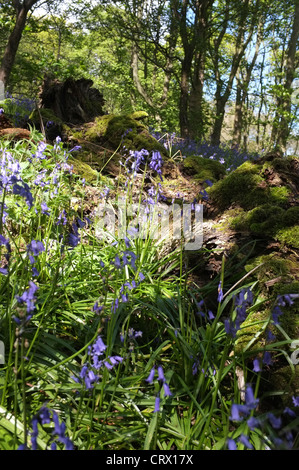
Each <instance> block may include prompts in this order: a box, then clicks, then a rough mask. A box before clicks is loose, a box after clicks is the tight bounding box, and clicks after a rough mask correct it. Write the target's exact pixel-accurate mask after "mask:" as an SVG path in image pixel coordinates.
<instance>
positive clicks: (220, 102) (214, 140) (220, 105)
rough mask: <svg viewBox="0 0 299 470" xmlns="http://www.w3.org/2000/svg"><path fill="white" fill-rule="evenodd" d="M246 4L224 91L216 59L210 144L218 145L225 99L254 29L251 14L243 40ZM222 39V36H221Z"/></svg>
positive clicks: (218, 44)
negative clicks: (215, 85) (214, 107)
mask: <svg viewBox="0 0 299 470" xmlns="http://www.w3.org/2000/svg"><path fill="white" fill-rule="evenodd" d="M248 4H249V0H246V1H245V2H244V5H243V8H242V12H241V17H240V23H239V31H238V36H237V40H236V50H235V53H234V56H233V60H232V65H231V69H230V75H229V78H228V81H227V84H226V87H225V90H224V92H223V93H222V79H221V74H220V71H219V64H218V60H217V61H216V70H215V75H216V81H217V88H216V95H215V101H216V116H215V121H214V125H213V129H212V133H211V144H212V145H219V144H220V141H221V131H222V125H223V121H224V114H225V106H226V103H227V100H228V98H229V96H230V93H231V89H232V86H233V81H234V78H235V76H236V73H237V71H238V68H239V65H240V62H241V59H242V57H243V56H244V53H245V50H246V48H247V46H248V44H249V42H250V40H251V38H252V34H253V30H254V25H255V21H256V17H255V16H254V15H252V19H251V25H250V30H249V31H248V36H247V39H246V40H245V41H244V35H245V30H246V21H245V20H246V16H247V14H248V13H247V12H248ZM221 40H222V38H221ZM217 46H218V47H217V51H216V54H218V49H219V46H220V42H219V41H218V43H217Z"/></svg>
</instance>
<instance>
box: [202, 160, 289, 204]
mask: <svg viewBox="0 0 299 470" xmlns="http://www.w3.org/2000/svg"><path fill="white" fill-rule="evenodd" d="M208 193H209V196H210V198H211V199H212V201H214V202H215V203H216V204H217V206H218V207H219V208H220V209H222V210H224V209H226V208H228V207H229V206H230V205H231V204H233V203H235V204H238V205H240V206H241V207H242V208H243V209H245V210H251V209H253V208H255V207H257V206H260V205H264V204H274V205H276V206H282V207H283V206H284V205H285V204H287V202H288V198H289V196H290V193H291V190H290V189H288V188H287V187H286V186H269V185H268V184H267V182H266V180H265V178H264V176H263V164H262V163H261V164H258V163H253V162H245V163H243V165H241V166H240V167H239V168H237V169H236V170H235V171H233V172H232V173H230V174H229V175H226V177H225V178H224V179H223V180H220V181H218V182H217V183H216V184H214V185H213V186H212V187H211V188H209V189H208Z"/></svg>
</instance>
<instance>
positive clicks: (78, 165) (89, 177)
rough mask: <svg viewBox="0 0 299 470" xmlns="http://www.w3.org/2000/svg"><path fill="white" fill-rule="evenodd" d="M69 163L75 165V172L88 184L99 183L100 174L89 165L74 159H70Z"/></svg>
mask: <svg viewBox="0 0 299 470" xmlns="http://www.w3.org/2000/svg"><path fill="white" fill-rule="evenodd" d="M68 163H70V164H71V165H73V172H74V173H75V174H76V175H78V176H80V177H81V178H85V180H86V182H87V183H89V184H92V183H96V182H97V181H98V179H99V174H98V172H97V171H95V170H93V169H92V168H91V167H90V166H89V165H88V164H87V163H85V162H82V161H81V160H78V159H76V158H73V157H70V158H69V160H68Z"/></svg>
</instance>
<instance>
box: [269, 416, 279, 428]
mask: <svg viewBox="0 0 299 470" xmlns="http://www.w3.org/2000/svg"><path fill="white" fill-rule="evenodd" d="M267 418H268V420H269V421H270V423H271V425H272V427H273V428H274V429H279V428H280V427H281V425H282V421H281V417H280V416H275V415H274V414H273V413H267Z"/></svg>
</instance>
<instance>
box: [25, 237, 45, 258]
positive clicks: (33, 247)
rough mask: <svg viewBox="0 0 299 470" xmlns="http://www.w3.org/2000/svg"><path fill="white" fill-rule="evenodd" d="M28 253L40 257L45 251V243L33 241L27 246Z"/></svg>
mask: <svg viewBox="0 0 299 470" xmlns="http://www.w3.org/2000/svg"><path fill="white" fill-rule="evenodd" d="M27 251H28V252H29V253H32V254H33V255H34V256H38V255H39V254H40V253H41V252H42V251H45V247H44V244H43V242H41V241H39V240H32V241H31V242H30V243H29V244H28V245H27Z"/></svg>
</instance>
